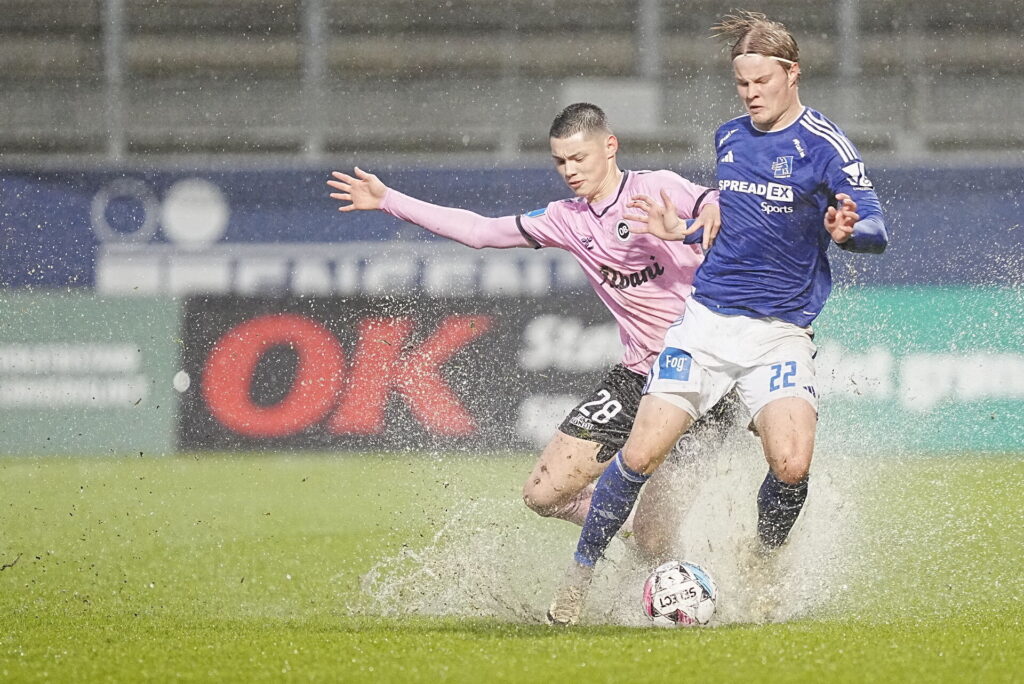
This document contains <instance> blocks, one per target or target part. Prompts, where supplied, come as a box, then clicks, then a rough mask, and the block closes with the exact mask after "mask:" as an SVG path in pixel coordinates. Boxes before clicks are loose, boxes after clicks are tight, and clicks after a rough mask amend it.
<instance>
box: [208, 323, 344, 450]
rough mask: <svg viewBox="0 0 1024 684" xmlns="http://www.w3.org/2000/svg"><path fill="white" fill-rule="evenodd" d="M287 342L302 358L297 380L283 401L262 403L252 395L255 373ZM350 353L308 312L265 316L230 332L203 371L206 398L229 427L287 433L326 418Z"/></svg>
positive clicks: (259, 433) (260, 434) (244, 432)
mask: <svg viewBox="0 0 1024 684" xmlns="http://www.w3.org/2000/svg"><path fill="white" fill-rule="evenodd" d="M278 345H288V346H290V347H291V348H292V349H294V350H295V352H296V354H297V355H298V357H299V364H298V369H297V370H296V374H295V382H294V383H293V384H292V388H291V391H290V392H289V393H288V396H286V397H285V398H284V399H282V400H281V401H280V402H278V403H277V404H274V405H273V406H258V405H256V404H255V403H253V401H252V399H251V398H250V394H249V390H250V388H251V385H252V374H253V371H254V370H255V369H256V364H257V363H258V362H259V360H260V357H261V356H262V355H263V354H265V353H266V352H267V350H269V349H270V348H271V347H274V346H278ZM344 367H345V356H344V354H343V353H342V351H341V345H339V344H338V340H337V339H335V337H334V335H332V334H331V332H330V331H329V330H327V329H326V328H325V327H323V326H322V325H320V324H319V323H316V322H314V321H311V320H310V319H308V318H306V317H304V316H297V315H295V314H276V315H272V316H260V317H259V318H254V319H252V320H250V321H246V322H245V323H242V324H241V325H239V326H238V327H236V328H234V329H233V330H231V331H230V332H228V333H227V334H226V335H224V337H222V338H221V339H220V340H219V341H218V342H217V344H216V346H214V348H213V351H212V352H210V356H209V358H208V359H207V360H206V367H205V368H204V369H203V383H202V385H203V387H202V389H203V398H204V399H205V400H206V405H207V406H209V407H210V412H211V413H212V414H213V415H214V417H215V418H216V419H217V420H219V421H220V422H221V423H223V424H224V425H225V426H226V427H228V428H230V429H231V430H234V431H235V432H237V433H239V434H242V435H246V436H249V437H283V436H285V435H290V434H293V433H295V432H299V431H300V430H302V429H304V428H306V427H308V426H309V425H312V424H313V423H315V422H317V421H319V420H321V419H322V418H323V417H324V416H325V415H327V413H328V411H330V410H331V407H332V406H333V405H334V401H335V397H336V396H337V394H338V389H339V388H340V387H341V369H343V368H344Z"/></svg>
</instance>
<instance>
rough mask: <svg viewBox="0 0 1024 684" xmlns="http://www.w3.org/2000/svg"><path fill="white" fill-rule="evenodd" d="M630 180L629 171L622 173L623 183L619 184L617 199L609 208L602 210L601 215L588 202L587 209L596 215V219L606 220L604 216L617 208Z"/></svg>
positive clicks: (615, 198) (613, 199)
mask: <svg viewBox="0 0 1024 684" xmlns="http://www.w3.org/2000/svg"><path fill="white" fill-rule="evenodd" d="M627 178H629V171H623V172H622V181H621V182H619V191H618V192H616V193H615V197H614V198H612V201H611V202H609V203H608V206H607V207H605V208H604V209H602V210H601V212H600V213H598V212H596V211H594V205H593V204H591V203H590V202H587V209H589V210H590V213H591V214H593V215H594V217H595V218H604V215H605V214H607V213H608V210H609V209H611V208H612V207H613V206H615V203H616V202H618V201H619V198H620V197H622V191H623V190H625V189H626V179H627Z"/></svg>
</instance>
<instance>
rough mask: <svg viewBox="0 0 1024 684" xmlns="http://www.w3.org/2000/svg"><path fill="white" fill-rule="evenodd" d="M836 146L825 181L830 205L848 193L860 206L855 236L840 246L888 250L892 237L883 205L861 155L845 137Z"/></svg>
mask: <svg viewBox="0 0 1024 684" xmlns="http://www.w3.org/2000/svg"><path fill="white" fill-rule="evenodd" d="M839 143H840V144H839V145H836V146H835V154H834V155H831V156H830V158H829V161H828V163H827V164H826V166H825V181H826V184H827V186H828V189H829V193H830V196H829V202H830V203H831V204H835V201H836V200H835V196H836V195H837V194H839V193H845V194H847V195H849V196H850V198H851V199H852V200H853V201H854V202H856V203H857V214H858V215H859V216H860V220H859V221H857V223H856V224H855V225H854V229H853V235H852V236H851V238H850V239H849V240H847V241H846V242H843V243H842V244H840V245H839V247H840V248H841V249H844V250H846V251H850V252H866V253H873V254H880V253H882V252H883V251H885V247H886V245H887V244H888V241H889V236H888V233H887V232H886V228H885V222H884V220H883V218H882V205H881V202H879V200H878V195H877V194H876V193H875V187H874V184H872V182H871V181H870V180H869V179H868V176H867V171H866V170H865V168H864V162H863V161H862V160H861V158H860V153H859V152H857V148H856V147H854V146H853V143H851V142H850V141H849V140H848V139H846V138H845V137H843V138H841V139H840V140H839Z"/></svg>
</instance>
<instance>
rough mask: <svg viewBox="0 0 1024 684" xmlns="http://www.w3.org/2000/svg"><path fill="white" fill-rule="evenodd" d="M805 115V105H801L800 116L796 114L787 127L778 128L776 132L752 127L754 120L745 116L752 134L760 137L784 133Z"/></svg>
mask: <svg viewBox="0 0 1024 684" xmlns="http://www.w3.org/2000/svg"><path fill="white" fill-rule="evenodd" d="M805 114H807V105H803V108H802V109H801V110H800V114H798V115H797V117H796V118H795V119H793V123H791V124H789V125H787V126H786V127H785V128H780V129H779V130H777V131H762V130H761V129H760V128H758V127H757V126H755V125H754V120H753V119H752V118H751V117H750V115H749V114H747V122H748V123H749V124H750V127H751V128H752V129H754V132H756V133H759V134H760V135H776V134H778V133H785V132H786V131H788V130H789V129H790V128H792V127H793V126H795V125H797V124H798V123H800V119H802V118H804V115H805Z"/></svg>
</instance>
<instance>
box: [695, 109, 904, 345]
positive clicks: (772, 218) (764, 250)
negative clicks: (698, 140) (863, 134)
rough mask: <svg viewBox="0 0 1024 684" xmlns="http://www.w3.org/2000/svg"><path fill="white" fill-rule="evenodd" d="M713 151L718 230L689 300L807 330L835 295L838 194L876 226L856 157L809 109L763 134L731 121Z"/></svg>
mask: <svg viewBox="0 0 1024 684" xmlns="http://www.w3.org/2000/svg"><path fill="white" fill-rule="evenodd" d="M715 149H716V154H717V157H718V188H719V190H720V191H721V197H720V198H719V203H720V205H721V208H722V227H721V231H720V232H719V234H718V237H717V239H716V240H715V244H714V246H713V248H712V249H711V250H710V251H709V252H708V255H707V258H706V260H705V261H704V264H703V265H702V266H701V268H700V270H699V271H697V276H696V278H695V280H694V288H695V289H694V294H693V296H694V297H695V298H696V299H697V300H698V301H699V302H701V303H702V304H704V305H705V306H707V307H708V308H710V309H711V310H712V311H718V312H719V313H725V314H740V315H744V316H752V317H755V318H764V317H769V316H771V317H776V318H781V319H782V320H784V321H789V322H790V323H794V324H796V325H799V326H806V325H810V323H811V321H813V320H814V318H815V316H817V315H818V314H819V313H820V312H821V309H822V307H823V306H824V305H825V300H826V299H827V298H828V295H829V292H830V291H831V290H832V273H831V271H830V270H829V265H828V258H827V257H826V254H825V253H826V251H827V249H828V246H829V244H830V243H831V242H832V239H831V237H830V236H829V234H828V232H827V231H826V230H825V227H824V222H823V221H824V216H825V210H826V209H827V208H828V207H829V205H831V204H835V195H836V193H840V192H844V193H846V194H848V195H850V197H852V198H853V201H854V202H856V203H857V213H858V214H859V215H860V218H861V222H863V221H864V220H865V219H868V218H872V217H873V218H875V219H876V220H877V221H879V225H881V223H880V222H881V207H880V206H879V203H878V196H877V195H875V191H874V189H873V188H872V185H871V181H869V180H868V178H867V176H866V175H865V172H864V163H863V162H862V161H861V158H860V154H859V153H858V152H857V150H856V148H855V147H854V146H853V144H852V143H851V142H850V141H849V140H848V139H847V137H846V136H845V135H844V134H843V132H842V131H841V130H839V128H837V127H836V125H835V124H833V123H832V122H831V121H829V120H828V119H826V118H825V117H824V116H822V115H821V114H820V113H818V112H816V111H814V110H813V109H810V108H809V107H805V108H804V111H803V113H802V114H801V115H800V117H799V118H798V119H797V120H796V121H795V122H793V123H792V124H791V125H789V126H787V127H786V128H784V129H782V130H779V131H771V132H768V133H766V132H763V131H759V130H757V129H756V128H754V126H753V124H752V123H751V121H750V117H749V116H742V117H739V118H736V119H733V120H732V121H729V122H727V123H725V124H724V125H722V126H721V127H720V128H719V129H718V131H717V133H716V134H715ZM858 225H859V223H858ZM851 246H852V244H851V245H848V246H847V247H851ZM883 247H884V245H883Z"/></svg>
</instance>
